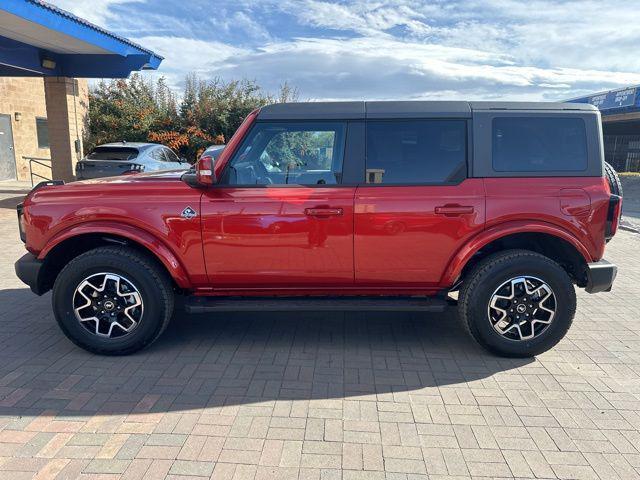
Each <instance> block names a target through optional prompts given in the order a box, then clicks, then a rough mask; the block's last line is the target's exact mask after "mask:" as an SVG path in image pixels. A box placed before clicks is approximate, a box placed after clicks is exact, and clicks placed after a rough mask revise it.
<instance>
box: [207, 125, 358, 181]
mask: <svg viewBox="0 0 640 480" xmlns="http://www.w3.org/2000/svg"><path fill="white" fill-rule="evenodd" d="M274 123H313V124H318V123H340V124H342V125H344V135H343V137H344V138H343V139H342V170H341V172H340V173H341V175H340V177H341V178H340V180H341V183H329V184H317V183H311V184H303V183H289V184H286V183H285V184H272V183H265V184H260V183H257V184H251V185H229V184H226V183H224V184H223V183H218V182H217V181H216V183H214V184H213V185H212V186H211V188H216V189H222V188H342V187H355V186H358V184H356V183H342V181H343V180H344V166H345V164H346V158H347V157H346V153H347V147H348V142H347V139H348V138H349V124H350V123H352V122H351V121H349V120H345V119H328V118H327V119H324V118H323V119H300V120H298V119H282V120H281V119H278V120H275V119H274V120H271V119H264V120H256V121H255V122H254V123H253V125H251V128H250V129H249V131H248V132H247V133H246V134H245V137H244V138H243V139H242V141H243V142H244V140H245V138H248V137H249V135H251V134H252V133H253V131H254V129H255V128H257V127H258V126H259V125H264V124H274ZM241 147H242V143H241V144H240V145H238V148H237V149H236V151H234V152H233V155H232V156H231V158H230V159H229V160H228V161H227V163H226V164H225V166H224V169H223V170H222V172H221V173H220V178H224V176H225V174H226V173H227V170H228V169H229V168H230V165H231V162H232V161H233V159H234V158H235V156H236V155H237V154H238V153H239V152H240V150H241ZM218 180H219V179H218Z"/></svg>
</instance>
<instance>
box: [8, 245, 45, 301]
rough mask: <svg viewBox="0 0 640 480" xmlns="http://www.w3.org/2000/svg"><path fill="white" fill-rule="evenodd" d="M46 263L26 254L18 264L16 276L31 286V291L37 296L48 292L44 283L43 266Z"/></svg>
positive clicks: (16, 264) (16, 265)
mask: <svg viewBox="0 0 640 480" xmlns="http://www.w3.org/2000/svg"><path fill="white" fill-rule="evenodd" d="M43 265H44V262H43V261H42V260H38V258H37V257H36V256H35V255H33V254H31V253H26V254H24V255H23V256H22V257H21V258H20V259H19V260H18V261H17V262H16V263H15V268H16V275H17V276H18V278H19V279H20V280H22V281H23V282H24V283H26V284H27V285H29V287H30V288H31V291H32V292H33V293H35V294H36V295H42V294H43V293H45V292H46V289H44V288H43V282H42V266H43Z"/></svg>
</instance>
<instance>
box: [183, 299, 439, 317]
mask: <svg viewBox="0 0 640 480" xmlns="http://www.w3.org/2000/svg"><path fill="white" fill-rule="evenodd" d="M447 306H448V302H447V301H446V300H445V299H443V298H442V297H196V296H192V297H188V298H187V299H186V301H185V305H184V308H185V310H186V311H187V312H188V313H208V312H290V311H296V312H336V311H338V312H340V311H342V312H365V311H376V312H444V311H445V310H446V308H447Z"/></svg>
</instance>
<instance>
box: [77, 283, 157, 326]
mask: <svg viewBox="0 0 640 480" xmlns="http://www.w3.org/2000/svg"><path fill="white" fill-rule="evenodd" d="M73 311H74V313H75V316H76V319H77V320H78V321H79V322H80V324H81V325H82V326H83V327H84V328H86V329H87V330H88V331H89V332H91V333H92V334H94V335H98V336H100V337H107V338H117V337H123V336H125V335H128V334H129V333H131V332H132V331H133V330H134V329H135V328H136V327H137V326H138V324H139V323H140V320H141V318H142V314H143V311H144V305H143V303H142V296H141V295H140V292H139V290H138V289H137V287H136V286H135V285H134V284H133V283H132V282H131V281H130V280H128V279H126V278H125V277H123V276H121V275H118V274H116V273H108V272H103V273H96V274H94V275H91V276H89V277H87V278H85V279H84V280H82V281H81V282H80V283H79V284H78V287H77V288H76V289H75V291H74V293H73Z"/></svg>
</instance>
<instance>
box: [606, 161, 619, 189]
mask: <svg viewBox="0 0 640 480" xmlns="http://www.w3.org/2000/svg"><path fill="white" fill-rule="evenodd" d="M604 176H605V177H606V179H607V182H609V190H611V193H612V194H613V195H618V196H620V197H621V196H622V182H620V177H619V176H618V172H616V170H615V169H614V168H613V167H612V166H611V165H610V164H608V163H607V162H604Z"/></svg>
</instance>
